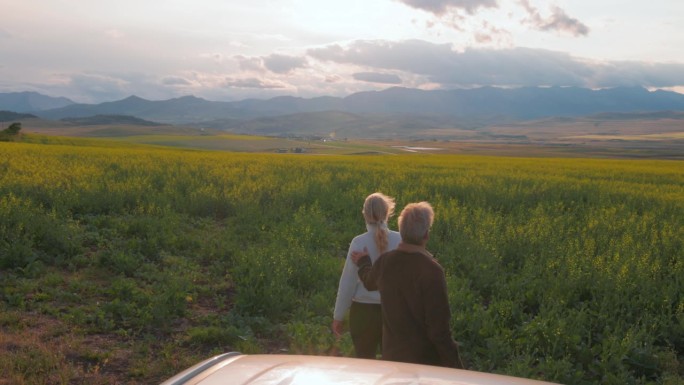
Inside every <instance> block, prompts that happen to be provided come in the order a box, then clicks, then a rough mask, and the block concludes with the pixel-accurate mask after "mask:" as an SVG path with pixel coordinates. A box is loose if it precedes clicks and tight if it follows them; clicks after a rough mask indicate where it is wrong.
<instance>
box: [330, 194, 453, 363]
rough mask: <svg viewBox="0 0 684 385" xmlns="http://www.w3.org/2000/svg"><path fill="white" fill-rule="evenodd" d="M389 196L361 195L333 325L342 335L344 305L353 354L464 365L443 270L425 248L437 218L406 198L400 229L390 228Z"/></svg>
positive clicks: (426, 207)
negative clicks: (359, 228)
mask: <svg viewBox="0 0 684 385" xmlns="http://www.w3.org/2000/svg"><path fill="white" fill-rule="evenodd" d="M393 212H394V199H392V198H390V197H388V196H386V195H383V194H381V193H374V194H371V195H369V196H368V197H367V198H366V201H365V202H364V205H363V217H364V219H365V221H366V228H367V230H368V231H367V232H365V233H363V234H361V235H358V236H357V237H355V238H354V239H353V240H352V242H351V245H350V246H349V252H348V254H347V260H346V263H345V265H344V270H343V272H342V277H341V278H340V284H339V288H338V291H337V300H336V303H335V312H334V316H333V324H332V330H333V332H334V333H335V334H336V335H337V336H338V337H339V336H341V334H342V332H343V319H344V316H345V313H346V312H347V310H349V331H350V333H351V337H352V342H353V344H354V350H355V352H356V356H357V357H359V358H375V356H376V352H377V350H378V348H379V347H380V348H381V351H382V358H383V359H385V360H390V361H400V362H412V363H419V364H428V365H436V366H446V367H452V368H463V363H462V361H461V358H460V356H459V352H458V345H457V343H456V342H455V341H454V340H453V338H452V335H451V329H450V326H449V321H450V318H451V312H450V309H449V302H448V298H447V288H446V279H445V276H444V270H443V269H442V267H441V266H440V264H439V263H438V262H437V261H436V260H435V259H434V258H433V256H432V254H430V253H429V252H428V251H427V250H426V249H425V245H426V244H427V241H428V239H429V231H430V227H431V226H432V222H433V219H434V212H433V210H432V207H431V206H430V204H429V203H427V202H420V203H411V204H408V205H407V206H406V207H405V208H404V210H403V211H402V212H401V214H400V215H399V232H396V231H392V230H389V229H388V227H387V221H388V219H389V218H390V216H391V215H392V214H393Z"/></svg>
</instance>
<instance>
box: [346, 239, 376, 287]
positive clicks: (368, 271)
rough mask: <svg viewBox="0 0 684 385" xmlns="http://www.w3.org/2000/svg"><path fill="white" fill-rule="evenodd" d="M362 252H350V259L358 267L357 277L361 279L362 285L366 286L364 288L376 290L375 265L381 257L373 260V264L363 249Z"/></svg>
mask: <svg viewBox="0 0 684 385" xmlns="http://www.w3.org/2000/svg"><path fill="white" fill-rule="evenodd" d="M364 252H365V253H364ZM364 252H353V253H352V260H353V261H354V262H355V263H356V265H357V266H358V268H359V271H358V276H359V279H360V280H361V283H363V286H364V287H365V288H366V290H371V291H372V290H378V284H377V271H378V268H377V266H378V264H379V262H380V260H381V259H382V258H378V260H377V261H375V265H373V263H372V262H371V259H370V256H369V255H368V253H367V251H366V250H365V249H364Z"/></svg>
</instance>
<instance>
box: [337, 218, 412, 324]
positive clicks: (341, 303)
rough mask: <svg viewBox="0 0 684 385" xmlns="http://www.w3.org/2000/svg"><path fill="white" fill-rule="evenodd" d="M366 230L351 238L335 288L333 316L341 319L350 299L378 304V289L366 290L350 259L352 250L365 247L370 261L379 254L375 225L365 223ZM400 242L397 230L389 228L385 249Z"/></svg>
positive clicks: (393, 246)
mask: <svg viewBox="0 0 684 385" xmlns="http://www.w3.org/2000/svg"><path fill="white" fill-rule="evenodd" d="M366 229H367V230H368V231H367V232H365V233H363V234H361V235H357V236H356V237H354V239H352V241H351V244H350V245H349V251H347V260H346V261H345V263H344V269H343V270H342V276H341V277H340V285H339V287H338V288H337V300H336V301H335V312H334V313H333V318H334V319H336V320H338V321H342V320H343V319H344V315H345V314H346V312H347V310H349V307H351V303H352V301H354V302H360V303H370V304H380V293H379V292H378V291H375V290H374V291H368V290H366V288H365V287H363V284H362V283H361V281H360V280H359V277H358V275H357V272H358V270H359V268H358V267H356V264H354V262H353V261H352V259H351V254H352V251H363V248H364V247H365V248H366V249H367V250H368V254H369V256H370V258H371V261H372V262H375V260H377V259H378V257H379V256H380V250H378V247H377V246H376V245H375V231H377V225H374V224H373V225H369V224H366ZM399 242H401V236H400V235H399V233H398V232H396V231H393V230H389V231H388V233H387V250H385V251H390V250H394V249H396V248H397V246H398V245H399Z"/></svg>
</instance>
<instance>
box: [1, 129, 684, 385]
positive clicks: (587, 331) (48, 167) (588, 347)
mask: <svg viewBox="0 0 684 385" xmlns="http://www.w3.org/2000/svg"><path fill="white" fill-rule="evenodd" d="M0 153H2V155H3V156H2V159H0V268H1V269H2V276H1V278H0V287H2V292H0V299H1V300H2V302H1V303H0V306H1V308H2V310H3V311H6V312H12V313H11V314H16V313H15V312H19V314H24V315H27V316H28V315H30V316H36V315H40V316H43V317H48V318H50V319H53V320H56V321H59V322H61V323H63V324H64V325H66V327H67V328H69V329H73V330H75V331H76V332H75V333H76V335H69V338H82V339H85V338H90V336H93V335H107V336H112V338H115V339H117V341H119V342H120V343H119V344H118V345H117V346H116V348H117V349H124V348H126V349H129V350H131V352H130V356H131V360H130V361H124V362H123V363H121V364H120V366H121V367H118V368H112V369H110V370H112V371H115V369H116V370H118V371H119V372H120V375H121V376H123V377H124V378H125V381H127V382H131V383H135V382H137V381H139V382H140V383H150V382H154V381H158V380H161V379H163V378H165V377H168V376H170V375H172V374H173V373H174V372H175V371H179V370H180V369H181V368H183V367H185V366H188V365H190V364H191V363H193V361H195V360H198V359H200V358H203V357H205V356H206V355H208V354H213V353H216V352H220V351H224V350H239V351H243V352H247V353H253V352H294V353H307V354H334V352H341V354H350V344H349V340H348V338H346V339H344V340H342V341H340V342H336V341H335V340H334V339H333V338H332V335H331V334H330V332H329V330H328V325H329V324H330V322H331V314H332V307H333V304H334V296H335V293H336V285H337V282H338V279H339V274H340V272H341V269H342V265H343V257H344V255H345V252H346V249H347V247H348V244H349V241H350V240H351V239H352V237H353V236H354V235H356V234H358V233H360V232H362V231H364V225H363V219H362V216H361V213H360V210H361V205H362V203H363V199H364V198H365V196H366V195H367V194H369V193H371V192H374V191H382V192H384V193H386V194H388V195H391V196H394V197H396V199H397V203H398V206H399V207H402V206H403V205H405V204H406V203H409V202H413V201H420V200H428V201H430V202H431V203H432V204H433V206H434V207H435V211H436V215H437V217H436V221H435V224H434V227H433V229H432V236H431V240H430V243H429V245H428V248H429V249H430V250H432V251H434V252H435V253H436V256H437V258H438V259H439V260H440V262H441V263H442V265H443V266H444V267H445V270H446V273H447V278H448V288H449V296H450V303H451V306H452V312H453V318H452V326H453V332H454V336H455V338H456V339H457V340H458V341H459V342H460V343H461V344H462V353H463V355H464V358H465V359H466V361H467V362H468V363H469V365H470V368H471V369H474V370H481V371H488V372H497V373H506V374H512V375H518V376H524V377H530V378H539V379H546V380H550V381H556V382H561V383H567V384H656V383H669V384H675V383H680V382H679V381H682V380H684V368H683V365H682V355H683V354H684V298H683V296H682V293H684V279H683V278H682V277H684V251H683V250H684V219H683V218H684V173H683V172H682V170H683V168H682V163H681V162H667V161H624V160H621V161H613V160H577V159H575V160H568V159H524V158H496V157H473V156H417V155H404V156H374V157H362V156H354V157H343V156H326V157H306V156H304V157H299V156H293V155H275V154H274V155H263V154H262V155H255V154H226V153H212V152H192V151H182V150H164V149H154V148H119V147H111V148H107V147H103V148H94V147H87V146H80V147H74V146H70V145H68V144H64V145H60V146H53V145H47V144H42V145H41V144H26V143H0ZM391 227H393V228H396V220H393V222H392V223H391ZM8 314H10V313H8ZM12 320H14V321H12ZM19 322H20V321H18V320H17V319H16V318H8V320H7V321H6V322H5V323H4V324H5V326H3V329H0V330H2V332H3V333H4V334H5V335H6V336H7V338H10V337H11V336H12V335H13V333H15V334H16V333H19V332H17V331H16V330H14V329H12V328H11V326H12V325H15V324H17V323H19ZM15 326H16V325H15ZM13 330H14V331H13ZM29 330H30V329H29ZM24 332H26V330H24ZM121 341H126V342H125V343H124V342H121ZM30 349H33V350H36V349H38V350H41V351H44V350H45V347H44V346H43V345H35V344H33V345H31V344H28V345H26V346H25V349H24V348H22V349H18V348H16V349H5V350H6V351H7V354H3V355H2V358H0V367H3V368H9V369H8V370H9V371H10V372H11V373H12V374H11V376H12V377H11V378H13V379H15V380H16V379H23V380H22V381H24V383H43V382H46V381H48V382H49V381H50V380H49V379H52V378H57V377H59V378H64V377H65V376H66V377H69V376H72V377H76V376H78V375H79V373H83V372H84V371H83V370H82V368H81V369H78V368H79V367H78V365H81V364H82V362H81V361H82V360H81V361H79V360H75V359H71V358H70V357H72V355H70V354H69V353H68V352H67V353H63V354H61V355H59V356H54V355H46V356H45V358H44V360H45V361H46V362H47V363H46V364H45V365H43V366H44V367H45V368H46V369H45V370H44V371H45V374H44V375H39V376H38V377H36V376H35V375H31V376H28V375H27V374H24V371H23V369H21V368H22V367H23V366H22V365H23V364H22V362H24V361H26V360H27V358H26V353H25V352H26V351H29V350H30ZM55 357H56V358H55ZM104 361H105V359H104V358H101V359H99V361H98V363H99V364H100V366H98V368H99V370H100V371H106V370H107V367H108V366H107V365H110V366H111V365H112V364H111V362H112V361H113V359H110V360H109V361H108V362H109V364H107V363H105V362H104ZM55 362H57V363H59V364H55ZM79 362H81V363H79ZM70 367H73V368H75V369H73V370H72V369H69V368H70ZM67 380H68V378H67Z"/></svg>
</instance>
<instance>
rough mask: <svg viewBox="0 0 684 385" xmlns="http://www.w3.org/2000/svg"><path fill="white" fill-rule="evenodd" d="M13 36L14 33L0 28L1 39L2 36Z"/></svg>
mask: <svg viewBox="0 0 684 385" xmlns="http://www.w3.org/2000/svg"><path fill="white" fill-rule="evenodd" d="M10 37H12V34H11V33H9V32H7V31H5V30H4V29H2V28H0V39H1V38H10Z"/></svg>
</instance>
